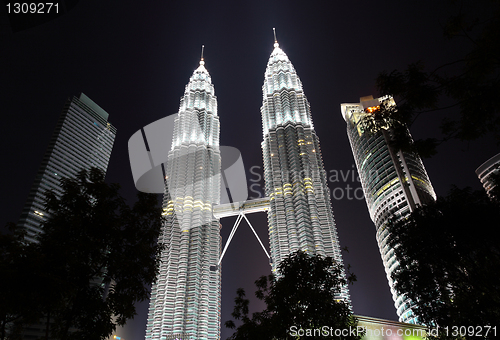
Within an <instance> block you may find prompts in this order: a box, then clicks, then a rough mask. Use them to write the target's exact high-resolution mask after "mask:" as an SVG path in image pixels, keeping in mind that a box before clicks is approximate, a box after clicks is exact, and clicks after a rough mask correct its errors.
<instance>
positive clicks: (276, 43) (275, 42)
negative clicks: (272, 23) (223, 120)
mask: <svg viewBox="0 0 500 340" xmlns="http://www.w3.org/2000/svg"><path fill="white" fill-rule="evenodd" d="M273 33H274V47H278V46H279V45H278V39H276V28H274V27H273Z"/></svg>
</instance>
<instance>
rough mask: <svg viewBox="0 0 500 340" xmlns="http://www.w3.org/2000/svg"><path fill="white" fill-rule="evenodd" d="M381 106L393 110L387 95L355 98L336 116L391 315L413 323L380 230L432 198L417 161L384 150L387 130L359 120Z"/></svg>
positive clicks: (411, 156) (383, 231) (384, 233)
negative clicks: (386, 285)
mask: <svg viewBox="0 0 500 340" xmlns="http://www.w3.org/2000/svg"><path fill="white" fill-rule="evenodd" d="M382 102H384V103H385V105H388V106H389V107H390V106H394V105H396V103H395V102H394V99H393V98H392V97H390V96H386V97H381V98H377V99H373V97H372V96H369V97H363V98H361V100H360V103H354V104H341V111H342V116H343V117H344V120H345V121H346V123H347V135H348V136H349V142H350V143H351V148H352V153H353V155H354V160H355V162H356V166H357V170H358V173H359V177H360V179H361V185H362V187H363V192H364V195H365V199H366V204H367V206H368V211H369V213H370V217H371V219H372V221H373V223H375V227H376V230H377V234H376V235H377V243H378V246H379V249H380V254H381V255H382V262H383V264H384V267H385V271H386V274H387V279H388V281H389V286H390V288H391V292H392V297H393V299H394V304H395V307H396V312H397V314H398V316H399V320H400V321H402V322H407V323H418V320H417V319H416V317H415V315H414V314H413V312H412V309H411V306H412V302H411V301H410V300H409V299H407V298H405V296H404V295H399V294H397V292H396V291H395V290H394V288H393V281H392V279H391V274H392V273H393V272H394V270H395V269H396V268H397V267H398V265H399V264H398V262H397V260H396V257H395V254H394V250H393V249H392V248H391V247H389V246H388V244H387V240H388V236H389V233H388V231H387V229H386V228H385V226H386V223H387V221H388V220H389V219H390V218H392V217H397V218H403V217H404V216H406V215H407V214H409V213H410V212H412V211H414V210H415V208H416V207H418V206H419V205H422V204H426V203H428V202H431V201H433V200H435V199H436V194H435V193H434V189H433V188H432V185H431V182H430V180H429V176H428V175H427V172H426V171H425V168H424V165H423V163H422V160H421V159H420V157H419V156H418V155H417V154H415V153H411V152H404V151H401V150H399V151H395V150H394V149H393V148H392V147H390V141H391V140H392V139H393V137H394V135H393V133H394V131H393V130H392V129H391V128H389V127H388V126H386V127H384V128H380V129H379V130H378V131H372V130H369V128H368V126H367V124H366V120H365V118H367V117H369V115H370V114H372V113H373V112H375V111H377V110H379V109H380V106H381V105H382V104H381V103H382ZM408 134H409V132H408ZM410 138H411V137H410Z"/></svg>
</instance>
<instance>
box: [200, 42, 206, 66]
mask: <svg viewBox="0 0 500 340" xmlns="http://www.w3.org/2000/svg"><path fill="white" fill-rule="evenodd" d="M204 49H205V45H201V59H200V65H205V60H203V50H204Z"/></svg>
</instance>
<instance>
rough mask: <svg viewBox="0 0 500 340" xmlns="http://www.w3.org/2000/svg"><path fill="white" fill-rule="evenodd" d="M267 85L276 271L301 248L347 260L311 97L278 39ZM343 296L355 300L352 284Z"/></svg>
mask: <svg viewBox="0 0 500 340" xmlns="http://www.w3.org/2000/svg"><path fill="white" fill-rule="evenodd" d="M262 91H263V103H262V107H261V114H262V128H263V134H264V141H263V142H262V152H263V158H264V178H265V183H266V196H268V197H269V200H270V209H269V210H268V223H269V239H270V248H271V258H272V263H271V266H272V271H273V272H275V271H276V269H277V266H278V265H279V263H280V262H281V261H282V260H283V259H284V258H285V257H286V256H287V255H289V254H290V253H292V252H295V251H297V250H302V251H304V252H307V253H309V254H319V255H322V256H330V257H333V258H334V259H335V261H336V262H337V263H339V264H341V265H343V262H342V255H341V249H340V245H339V242H338V236H337V230H336V225H335V220H334V218H333V213H332V208H331V202H330V195H329V193H330V191H329V189H328V187H327V181H326V173H325V171H324V166H323V160H322V158H321V150H320V145H319V139H318V137H317V136H316V132H315V131H314V127H313V122H312V118H311V112H310V108H309V102H308V101H307V98H306V96H305V95H304V91H303V89H302V83H301V81H300V79H299V77H298V75H297V73H296V71H295V68H294V67H293V65H292V63H291V62H290V60H289V59H288V57H287V55H286V54H285V53H284V52H283V50H282V49H281V48H280V47H279V45H278V43H277V42H275V44H274V50H273V52H272V53H271V57H270V58H269V61H268V63H267V69H266V73H265V79H264V85H263V86H262ZM343 275H345V274H343ZM340 298H341V299H344V301H346V302H347V303H349V304H350V298H349V291H348V288H347V286H345V287H343V288H342V291H341V293H340V295H339V299H340Z"/></svg>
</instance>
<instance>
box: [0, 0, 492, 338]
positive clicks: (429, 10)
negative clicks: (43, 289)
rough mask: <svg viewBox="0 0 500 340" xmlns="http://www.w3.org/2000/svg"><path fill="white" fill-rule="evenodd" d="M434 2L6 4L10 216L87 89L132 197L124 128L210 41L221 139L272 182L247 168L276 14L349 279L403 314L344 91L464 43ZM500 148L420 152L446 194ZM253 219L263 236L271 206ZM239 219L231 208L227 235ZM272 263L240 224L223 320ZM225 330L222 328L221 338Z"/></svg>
mask: <svg viewBox="0 0 500 340" xmlns="http://www.w3.org/2000/svg"><path fill="white" fill-rule="evenodd" d="M443 2H444V1H443ZM403 3H404V5H403ZM438 3H439V2H434V1H431V0H420V1H405V2H402V1H400V0H385V1H376V2H375V1H366V0H364V1H361V0H353V1H274V0H273V1H247V2H241V1H236V0H233V1H217V0H213V1H167V0H161V1H160V0H155V1H147V2H146V1H131V0H130V1H127V0H123V1H102V0H80V1H79V3H78V4H77V5H76V6H75V7H74V8H73V9H72V10H71V11H69V12H68V13H67V14H65V15H63V16H61V17H59V18H57V19H55V20H52V21H49V22H47V23H45V24H43V25H39V26H37V27H34V28H31V29H27V30H24V31H21V32H17V33H13V32H12V31H11V30H10V28H9V25H8V22H7V17H6V14H5V6H4V5H2V8H1V10H0V25H1V27H0V28H1V29H2V31H1V32H2V33H1V35H0V112H1V123H0V129H1V131H0V138H1V144H0V145H1V149H0V152H1V154H0V159H1V161H2V166H1V172H2V174H1V177H0V178H1V181H2V182H1V190H2V191H1V199H2V201H1V204H0V207H1V209H2V211H1V214H0V218H1V221H0V223H1V225H4V224H5V223H6V222H8V221H17V220H18V218H19V216H20V213H21V209H22V207H23V204H24V201H25V199H26V197H27V195H28V192H29V189H30V186H31V185H32V182H33V180H34V177H35V174H36V172H37V169H38V167H39V164H40V162H41V160H42V157H43V154H44V151H45V148H46V147H47V145H48V142H49V139H50V137H51V134H52V131H53V129H54V127H55V124H56V121H57V119H58V117H59V114H60V112H61V110H62V108H63V105H64V103H65V101H66V99H67V98H68V97H70V96H73V95H78V94H79V93H80V92H84V93H85V94H86V95H88V96H89V97H90V98H91V99H92V100H94V101H95V102H96V103H97V104H98V105H100V106H101V107H102V108H103V109H104V110H106V111H107V112H108V113H109V115H110V116H109V121H110V122H111V123H112V124H113V125H115V126H116V127H117V129H118V133H117V138H116V141H115V145H114V149H113V153H112V156H111V160H110V164H109V169H108V174H107V180H108V181H110V182H117V183H120V184H121V186H122V190H123V194H124V196H125V197H126V198H127V199H128V201H129V202H133V201H134V197H135V188H134V184H133V181H132V176H131V170H130V165H129V161H128V151H127V142H128V139H129V137H130V136H131V135H132V134H133V133H134V132H136V131H137V130H138V129H140V128H141V127H143V126H145V125H147V124H149V123H152V122H154V121H156V120H158V119H160V118H162V117H164V116H166V115H170V114H173V113H175V112H177V109H178V106H179V99H180V97H181V96H182V94H183V91H184V86H185V85H186V83H187V82H188V80H189V77H190V76H191V74H192V72H193V70H194V69H195V68H196V67H197V66H198V61H199V58H200V50H201V45H202V44H203V45H205V61H206V65H205V66H206V68H207V69H208V71H209V72H210V74H211V76H212V81H213V83H214V85H215V92H216V95H217V97H218V107H219V112H218V113H219V116H220V122H221V145H228V146H233V147H237V148H238V149H239V150H240V151H241V153H242V155H243V160H244V163H245V168H246V169H247V170H248V171H249V172H248V173H247V176H248V181H249V185H250V184H252V183H257V185H256V186H253V188H254V189H257V188H259V187H261V188H263V182H262V181H258V180H259V178H258V176H257V175H255V174H252V173H251V172H250V169H251V168H252V167H255V168H253V169H254V171H253V172H255V171H257V172H261V169H262V153H261V147H260V143H261V141H262V127H261V117H260V106H261V104H262V92H261V87H262V84H263V77H264V71H265V67H266V63H267V60H268V58H269V55H270V53H271V51H272V49H273V33H272V28H273V27H276V30H277V35H278V41H279V43H280V47H281V48H282V49H283V50H284V51H285V53H287V55H288V57H289V58H290V60H291V61H292V63H293V64H294V66H295V68H296V70H297V72H298V75H299V77H300V78H301V80H302V82H303V85H304V91H305V94H306V95H307V97H308V99H309V102H310V104H311V109H312V116H313V120H314V125H315V129H316V132H317V134H318V136H319V138H320V142H321V148H322V153H323V160H324V163H325V170H326V171H327V172H328V173H329V174H330V175H331V176H330V179H331V181H330V183H329V185H330V189H335V188H339V189H336V191H335V192H336V194H337V196H336V197H334V198H333V199H332V202H333V209H334V214H335V218H336V222H337V228H338V232H339V237H340V243H341V246H347V247H348V248H349V253H348V254H345V255H344V261H345V263H346V264H350V265H351V269H352V271H353V272H354V273H355V274H356V275H357V277H358V282H356V283H355V285H354V286H351V289H350V291H351V297H352V303H353V309H354V312H355V313H356V314H360V315H367V316H373V317H379V318H385V319H390V320H397V316H396V313H395V309H394V307H393V301H392V298H391V296H390V292H389V288H388V285H387V280H386V277H385V272H384V269H383V266H382V261H381V258H380V254H379V252H378V248H377V244H376V240H375V227H374V225H373V223H372V222H371V220H370V217H369V215H368V211H367V208H366V203H365V201H364V200H357V199H348V198H347V191H348V190H349V189H348V186H349V188H357V187H359V183H358V182H357V181H356V177H357V176H354V177H353V173H352V171H353V169H354V160H353V157H352V153H351V149H350V146H349V141H348V139H347V135H346V131H345V122H344V121H343V119H342V116H341V113H340V104H341V103H345V102H358V101H359V97H361V96H366V95H370V94H373V95H374V96H378V95H380V94H379V93H377V92H376V88H375V78H376V76H377V75H378V73H379V72H381V71H383V70H389V71H390V70H393V69H403V68H404V67H405V66H406V65H407V64H409V63H411V62H415V61H417V60H419V59H422V60H425V61H426V66H427V67H428V68H429V69H432V68H434V67H436V66H438V65H440V64H442V63H444V62H446V61H450V60H452V59H453V58H454V57H455V56H456V55H460V54H463V53H464V51H465V49H466V48H467V46H466V45H464V44H462V43H458V42H456V41H448V40H445V39H444V38H443V35H442V30H441V27H440V25H441V24H442V23H443V22H444V18H445V17H446V15H447V13H449V11H450V9H448V8H447V7H446V5H443V4H438ZM439 120H440V115H436V114H432V115H431V114H429V115H428V116H425V115H423V116H422V117H421V118H419V120H418V121H417V123H416V124H414V126H413V127H412V133H413V135H414V137H415V138H422V137H427V136H436V134H437V133H438V129H437V126H438V124H439ZM498 152H499V150H498V147H496V146H495V144H494V143H493V142H492V140H489V139H483V140H480V141H478V142H475V143H471V144H465V143H459V142H450V143H448V144H446V145H444V146H442V147H441V148H440V149H439V154H438V155H437V156H435V157H433V158H431V159H427V160H424V163H425V165H426V168H427V171H428V173H429V176H430V178H431V181H432V183H433V185H434V187H435V190H436V192H437V194H438V195H445V194H446V193H447V191H448V190H449V188H450V185H452V184H456V185H458V186H460V187H464V186H471V187H473V188H476V189H479V188H480V183H479V181H478V180H477V177H476V176H475V173H474V170H475V169H476V168H477V167H478V166H479V165H481V163H483V162H484V161H485V160H487V159H488V158H490V157H491V156H493V155H494V154H496V153H498ZM341 174H343V175H344V176H345V177H347V178H345V179H342V177H341ZM335 175H338V177H335ZM252 180H253V181H252ZM350 192H351V196H350V197H352V192H353V191H352V190H351V191H350ZM342 193H343V194H344V197H340V196H341V194H342ZM251 194H252V195H255V194H254V193H251ZM250 219H251V221H252V223H253V224H254V226H255V227H256V229H257V231H258V233H259V234H260V236H261V238H262V239H263V241H264V243H265V244H266V245H267V246H268V241H267V222H266V216H265V215H263V214H260V215H253V216H250ZM233 223H234V218H233V219H231V218H228V219H224V220H222V224H223V229H222V234H223V241H224V242H225V240H226V238H227V236H228V234H229V231H230V230H231V227H232V224H233ZM269 272H270V267H269V265H268V261H267V258H266V256H265V254H264V252H263V251H262V249H260V246H259V244H258V242H257V241H256V239H255V238H254V237H253V235H252V234H251V231H250V229H249V228H248V227H247V226H246V225H245V224H242V225H241V226H240V228H239V230H238V232H237V234H236V236H235V237H234V239H233V243H232V244H231V246H230V247H229V250H228V252H227V253H226V255H225V258H224V261H223V263H222V273H223V275H222V276H223V280H222V322H224V321H226V320H228V319H229V318H230V313H231V311H232V307H233V298H234V296H235V291H236V289H237V288H238V287H244V288H245V289H246V290H247V292H248V295H253V291H254V285H253V282H254V281H255V280H256V279H257V278H258V277H259V276H261V275H264V274H268V273H269ZM260 307H261V306H260V305H255V304H254V305H253V307H251V309H253V310H254V311H255V310H257V309H258V308H260ZM146 311H147V303H143V304H141V305H139V308H138V312H139V315H138V316H137V317H136V318H135V319H134V320H133V321H132V322H131V323H130V325H127V329H126V330H119V331H118V334H119V335H122V337H123V339H125V340H132V339H141V338H142V337H143V336H144V327H145V323H146ZM229 335H230V332H228V331H227V330H226V329H225V328H224V327H222V338H226V337H227V336H229Z"/></svg>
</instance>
